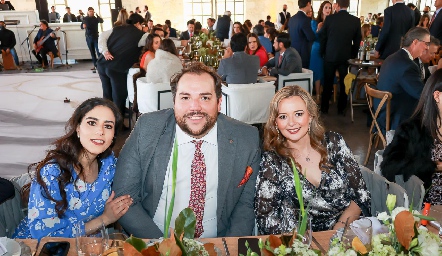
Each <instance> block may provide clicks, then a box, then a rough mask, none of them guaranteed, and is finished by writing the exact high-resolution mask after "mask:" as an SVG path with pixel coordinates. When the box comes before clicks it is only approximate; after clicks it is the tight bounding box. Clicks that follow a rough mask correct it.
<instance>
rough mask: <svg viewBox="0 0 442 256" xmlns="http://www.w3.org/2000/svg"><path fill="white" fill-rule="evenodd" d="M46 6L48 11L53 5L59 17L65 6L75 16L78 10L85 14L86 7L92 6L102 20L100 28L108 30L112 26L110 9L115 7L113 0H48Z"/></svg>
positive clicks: (63, 12) (62, 13)
mask: <svg viewBox="0 0 442 256" xmlns="http://www.w3.org/2000/svg"><path fill="white" fill-rule="evenodd" d="M48 6H49V12H50V11H51V10H50V7H51V6H55V10H56V11H57V12H58V13H59V14H60V16H61V17H63V15H64V14H65V13H66V11H65V8H66V6H69V7H70V8H71V13H73V14H75V16H77V15H78V14H79V13H78V11H79V10H82V11H83V12H84V14H85V15H87V9H88V8H89V7H92V8H94V10H95V13H96V14H98V15H99V16H100V17H101V18H103V20H104V23H103V24H102V29H103V30H108V29H111V28H112V17H111V9H115V0H89V1H87V2H86V1H78V0H48Z"/></svg>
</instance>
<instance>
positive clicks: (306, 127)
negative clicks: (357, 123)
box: [255, 86, 370, 234]
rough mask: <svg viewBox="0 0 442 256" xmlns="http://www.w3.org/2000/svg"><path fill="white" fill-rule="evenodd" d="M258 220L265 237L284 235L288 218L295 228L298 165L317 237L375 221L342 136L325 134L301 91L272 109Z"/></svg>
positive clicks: (283, 95) (278, 99)
mask: <svg viewBox="0 0 442 256" xmlns="http://www.w3.org/2000/svg"><path fill="white" fill-rule="evenodd" d="M264 150H265V152H264V153H263V156H262V160H261V170H260V172H259V174H258V179H257V183H256V196H255V214H256V219H257V224H258V230H259V233H260V234H281V231H282V230H281V228H282V222H283V219H284V218H285V219H286V220H289V222H290V223H289V224H284V225H290V226H294V225H295V224H294V223H293V220H295V219H296V217H295V213H294V211H295V210H296V209H297V208H299V202H298V198H297V195H296V192H295V186H294V180H293V178H294V175H293V170H292V168H291V164H290V162H291V160H290V159H293V161H294V163H295V164H296V166H297V168H298V170H302V172H300V174H301V175H300V178H301V184H302V191H303V199H304V205H305V206H306V207H307V205H308V207H309V208H308V212H309V215H310V216H311V217H312V229H313V231H321V230H329V229H337V228H340V227H343V226H344V224H345V221H346V220H347V217H349V216H352V215H360V214H361V213H362V214H363V215H364V216H370V192H369V191H368V190H367V189H366V186H365V182H364V180H363V178H362V174H361V171H360V169H359V166H358V163H357V162H356V161H355V159H354V156H353V154H352V152H351V150H350V148H349V147H348V146H347V144H346V143H345V141H344V139H343V138H342V136H341V135H340V134H338V133H335V132H325V131H324V127H323V126H322V124H321V123H320V121H319V117H318V107H317V105H316V103H315V102H314V101H313V99H312V97H311V95H310V94H309V93H308V92H306V91H305V90H304V89H302V88H301V87H299V86H286V87H284V88H282V89H281V90H279V91H278V92H277V93H276V94H275V96H274V98H273V100H272V102H271V103H270V117H269V120H268V121H267V124H266V126H265V129H264Z"/></svg>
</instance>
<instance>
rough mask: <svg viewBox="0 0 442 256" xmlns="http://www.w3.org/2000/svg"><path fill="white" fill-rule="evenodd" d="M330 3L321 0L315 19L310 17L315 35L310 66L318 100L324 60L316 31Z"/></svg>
mask: <svg viewBox="0 0 442 256" xmlns="http://www.w3.org/2000/svg"><path fill="white" fill-rule="evenodd" d="M331 10H332V4H331V3H330V2H329V1H324V2H322V4H321V6H320V7H319V11H318V16H317V17H316V19H312V21H311V26H312V30H313V32H314V33H315V35H316V40H315V41H314V42H313V44H312V50H311V53H310V67H309V69H310V70H312V71H313V81H315V82H314V83H315V90H316V100H317V101H318V102H319V95H321V83H322V82H323V80H324V60H323V59H322V56H321V53H320V43H319V38H318V32H319V30H321V28H322V24H323V23H324V20H325V18H326V17H327V16H328V15H330V14H331Z"/></svg>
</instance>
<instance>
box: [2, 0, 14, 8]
mask: <svg viewBox="0 0 442 256" xmlns="http://www.w3.org/2000/svg"><path fill="white" fill-rule="evenodd" d="M0 4H7V5H8V7H9V10H10V11H15V8H14V6H12V4H11V1H5V0H0Z"/></svg>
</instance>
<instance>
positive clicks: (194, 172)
mask: <svg viewBox="0 0 442 256" xmlns="http://www.w3.org/2000/svg"><path fill="white" fill-rule="evenodd" d="M192 143H194V144H195V154H194V156H193V160H192V165H191V168H190V169H191V182H190V185H191V186H190V199H189V207H190V208H191V209H192V210H193V212H194V213H195V216H196V228H195V238H198V237H200V236H201V234H202V233H203V232H204V228H203V217H204V205H205V202H206V163H205V162H204V154H203V152H202V151H201V145H202V144H203V141H202V140H200V141H197V140H193V141H192Z"/></svg>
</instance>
